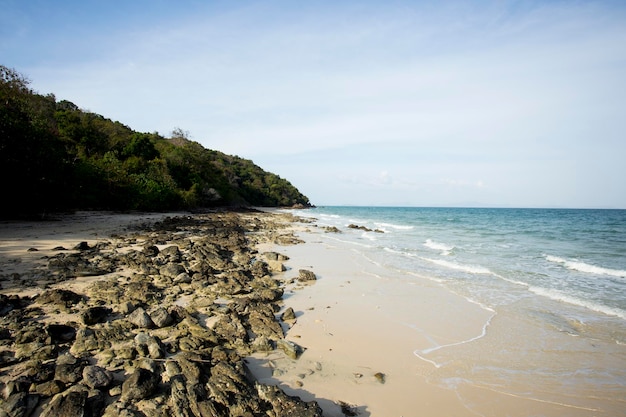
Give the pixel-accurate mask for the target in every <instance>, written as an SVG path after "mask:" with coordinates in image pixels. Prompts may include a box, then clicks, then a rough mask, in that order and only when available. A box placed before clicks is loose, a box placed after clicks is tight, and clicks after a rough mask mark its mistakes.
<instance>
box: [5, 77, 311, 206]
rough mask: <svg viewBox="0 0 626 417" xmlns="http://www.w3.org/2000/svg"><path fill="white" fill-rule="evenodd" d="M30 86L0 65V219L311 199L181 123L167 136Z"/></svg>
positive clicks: (304, 202) (305, 201)
mask: <svg viewBox="0 0 626 417" xmlns="http://www.w3.org/2000/svg"><path fill="white" fill-rule="evenodd" d="M29 85H30V82H29V80H28V79H27V78H26V77H25V76H23V75H22V74H20V73H18V72H17V71H16V70H14V69H12V68H9V67H6V66H3V65H0V175H1V177H0V178H2V179H3V183H4V184H3V185H4V186H3V191H2V194H3V196H4V197H3V198H2V200H3V203H2V204H0V217H3V218H7V217H16V216H17V217H21V216H30V215H35V214H37V215H41V214H46V213H52V212H59V211H68V210H144V211H163V210H179V209H188V210H193V209H201V208H207V207H216V206H265V207H277V206H296V205H297V206H305V207H306V206H309V205H310V203H309V199H308V198H307V197H306V196H304V195H303V194H302V193H300V191H298V190H297V189H296V188H295V187H294V186H293V185H292V184H291V183H289V182H288V181H287V180H285V179H283V178H281V177H279V176H278V175H275V174H272V173H269V172H266V171H264V170H263V169H261V168H260V167H258V166H257V165H255V164H254V163H253V162H252V161H250V160H246V159H243V158H239V157H237V156H230V155H226V154H224V153H222V152H219V151H216V150H210V149H206V148H204V147H203V146H202V145H201V144H199V143H197V142H194V141H191V140H189V139H188V138H187V137H186V136H187V135H185V133H184V132H183V131H182V130H180V129H175V130H174V132H172V135H171V136H170V137H167V138H166V137H163V136H161V135H160V134H158V133H143V132H136V131H134V130H133V129H131V128H130V127H128V126H125V125H123V124H122V123H120V122H116V121H112V120H109V119H107V118H105V117H103V116H101V115H99V114H95V113H92V112H89V111H85V110H82V109H80V108H79V107H78V106H77V105H75V104H74V103H72V102H70V101H66V100H61V101H57V99H56V97H55V96H54V95H53V94H47V95H41V94H38V93H36V92H34V91H33V90H32V89H31V88H30V87H29ZM146 111H149V109H146Z"/></svg>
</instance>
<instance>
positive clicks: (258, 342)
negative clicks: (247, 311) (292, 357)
mask: <svg viewBox="0 0 626 417" xmlns="http://www.w3.org/2000/svg"><path fill="white" fill-rule="evenodd" d="M252 349H253V350H254V351H255V352H271V351H272V350H274V346H273V345H272V342H271V341H270V340H269V339H268V338H267V336H259V337H257V338H255V339H254V340H253V341H252Z"/></svg>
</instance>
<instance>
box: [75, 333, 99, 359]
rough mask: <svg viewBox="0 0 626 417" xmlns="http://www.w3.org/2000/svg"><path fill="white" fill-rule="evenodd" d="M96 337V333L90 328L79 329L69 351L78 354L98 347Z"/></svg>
mask: <svg viewBox="0 0 626 417" xmlns="http://www.w3.org/2000/svg"><path fill="white" fill-rule="evenodd" d="M98 347H99V344H98V339H96V334H95V332H94V331H93V330H91V329H79V330H78V331H77V332H76V340H75V341H74V344H73V345H72V347H71V348H70V352H71V353H72V354H73V355H80V354H82V353H85V352H89V351H91V350H95V349H98Z"/></svg>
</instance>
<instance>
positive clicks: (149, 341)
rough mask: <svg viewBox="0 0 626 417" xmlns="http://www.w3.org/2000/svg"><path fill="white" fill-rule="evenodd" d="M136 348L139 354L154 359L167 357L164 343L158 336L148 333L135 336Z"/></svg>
mask: <svg viewBox="0 0 626 417" xmlns="http://www.w3.org/2000/svg"><path fill="white" fill-rule="evenodd" d="M135 348H136V349H137V352H139V355H141V356H147V357H149V358H152V359H161V358H163V357H165V352H164V350H163V345H162V343H161V340H159V338H158V337H155V336H150V335H149V334H147V333H143V332H142V333H138V334H137V336H135Z"/></svg>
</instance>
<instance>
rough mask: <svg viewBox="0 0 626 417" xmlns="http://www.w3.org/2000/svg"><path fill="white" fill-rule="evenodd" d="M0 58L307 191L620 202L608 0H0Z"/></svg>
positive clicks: (502, 202)
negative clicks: (250, 162)
mask: <svg viewBox="0 0 626 417" xmlns="http://www.w3.org/2000/svg"><path fill="white" fill-rule="evenodd" d="M0 63H1V64H3V65H6V66H9V67H12V68H15V69H16V70H17V71H18V72H20V73H22V74H24V75H26V76H27V77H28V78H30V79H31V80H32V84H31V85H32V87H33V88H34V89H35V90H36V91H38V92H40V93H42V94H47V93H54V94H55V95H56V97H57V99H59V100H61V99H66V100H70V101H72V102H74V103H75V104H77V105H78V106H79V107H81V108H84V109H86V110H90V111H93V112H96V113H99V114H102V115H103V116H105V117H108V118H111V119H113V120H119V121H120V122H122V123H124V124H126V125H128V126H129V127H131V128H133V129H135V130H138V131H144V132H154V131H158V132H159V133H161V134H163V135H169V133H170V132H171V131H172V130H173V129H174V128H181V129H183V130H186V131H188V132H189V134H190V136H191V138H192V139H193V140H195V141H198V142H200V143H201V144H203V145H204V146H205V147H208V148H211V149H217V150H220V151H223V152H226V153H228V154H233V155H239V156H241V157H244V158H247V159H251V160H253V161H254V162H255V163H257V164H258V165H260V166H261V167H263V168H264V169H266V170H268V171H271V172H274V173H276V174H278V175H280V176H281V177H283V178H286V179H288V180H289V181H291V182H292V183H293V184H294V185H295V186H297V187H298V188H299V189H300V190H301V191H302V192H303V193H304V194H306V195H307V196H308V197H309V198H310V199H311V201H312V203H314V204H317V205H339V204H354V205H415V206H467V205H480V206H514V207H610V208H626V163H625V161H624V160H625V159H626V6H625V5H624V3H623V2H618V1H614V2H611V1H470V0H468V1H447V2H446V1H443V2H426V1H385V2H380V1H359V2H357V1H309V2H294V1H184V0H183V1H165V0H152V1H147V0H135V1H106V2H104V1H90V0H82V1H74V0H69V1H68V0H65V1H62V2H51V1H43V0H28V1H24V0H0Z"/></svg>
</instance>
